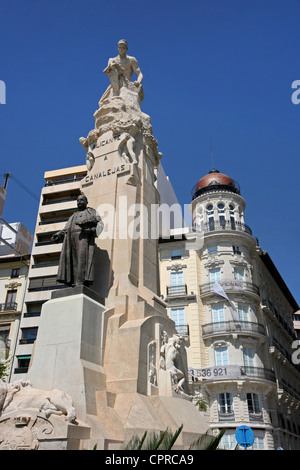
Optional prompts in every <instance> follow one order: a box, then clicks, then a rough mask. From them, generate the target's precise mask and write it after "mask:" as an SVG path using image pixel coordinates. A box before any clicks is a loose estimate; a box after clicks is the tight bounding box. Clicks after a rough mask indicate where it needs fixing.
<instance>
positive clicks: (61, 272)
mask: <svg viewBox="0 0 300 470" xmlns="http://www.w3.org/2000/svg"><path fill="white" fill-rule="evenodd" d="M87 204H88V200H87V198H86V196H84V195H83V194H81V195H80V196H78V198H77V207H78V211H77V212H75V213H74V214H73V215H72V216H71V217H70V218H69V220H68V222H67V224H66V226H65V228H64V229H63V230H61V231H60V232H57V233H55V234H54V235H53V236H52V240H54V241H55V242H56V243H61V242H62V241H63V246H62V251H61V255H60V261H59V268H58V273H57V282H60V283H62V284H66V285H67V286H69V287H73V286H79V285H85V286H91V285H92V284H93V280H94V251H95V237H96V235H97V232H98V234H99V233H100V232H101V231H102V230H103V222H102V220H101V217H100V216H99V214H98V213H97V211H96V210H95V209H92V208H90V207H87Z"/></svg>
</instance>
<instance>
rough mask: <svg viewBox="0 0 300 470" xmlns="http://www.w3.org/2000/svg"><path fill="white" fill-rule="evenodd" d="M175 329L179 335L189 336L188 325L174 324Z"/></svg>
mask: <svg viewBox="0 0 300 470" xmlns="http://www.w3.org/2000/svg"><path fill="white" fill-rule="evenodd" d="M175 328H176V331H177V333H178V334H179V335H181V336H189V334H190V330H189V325H175Z"/></svg>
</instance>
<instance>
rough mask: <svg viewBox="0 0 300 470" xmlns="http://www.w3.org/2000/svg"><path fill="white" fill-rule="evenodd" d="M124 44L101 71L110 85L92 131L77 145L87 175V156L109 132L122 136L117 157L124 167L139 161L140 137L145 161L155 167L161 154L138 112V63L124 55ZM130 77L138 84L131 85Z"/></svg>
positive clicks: (89, 161) (144, 117) (147, 121)
mask: <svg viewBox="0 0 300 470" xmlns="http://www.w3.org/2000/svg"><path fill="white" fill-rule="evenodd" d="M127 49H128V47H127V42H126V41H125V40H121V41H119V44H118V50H119V55H118V56H116V57H113V58H110V59H109V61H108V66H107V67H106V68H105V69H104V73H106V74H107V75H108V77H109V79H110V85H109V86H108V88H107V90H106V91H105V92H104V94H103V95H102V97H101V99H100V101H99V108H98V109H97V110H96V111H95V113H94V119H95V129H93V130H92V131H90V132H89V134H88V136H87V137H86V138H85V137H80V139H79V142H80V143H81V145H82V146H83V147H84V149H85V150H86V151H87V152H88V154H87V168H88V171H90V170H91V169H92V167H93V165H94V161H93V156H92V155H90V152H93V150H94V149H95V148H96V147H98V146H100V141H101V136H102V135H103V134H105V133H106V132H109V131H112V132H113V136H114V137H116V136H118V135H120V136H121V140H120V144H119V149H118V152H119V155H120V158H121V159H122V160H125V162H126V163H127V162H128V163H135V162H137V160H138V155H137V150H136V147H137V146H136V142H137V140H138V139H139V141H140V142H141V139H140V136H142V137H143V143H144V145H145V148H146V149H147V151H146V153H147V155H148V157H149V158H150V159H151V160H152V161H153V162H154V163H155V165H158V163H159V160H160V158H161V157H162V154H161V153H160V152H158V143H157V140H156V139H155V138H154V137H153V135H152V126H151V119H150V117H149V116H148V115H147V114H145V113H143V112H142V111H141V102H142V100H143V97H144V94H143V87H142V85H141V83H142V80H143V74H142V72H141V70H140V68H139V65H138V62H137V59H136V58H135V57H132V56H129V55H127ZM133 73H135V74H136V75H137V80H136V81H134V82H132V81H131V78H132V76H133Z"/></svg>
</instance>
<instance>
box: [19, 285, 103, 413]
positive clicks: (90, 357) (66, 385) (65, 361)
mask: <svg viewBox="0 0 300 470" xmlns="http://www.w3.org/2000/svg"><path fill="white" fill-rule="evenodd" d="M101 302H103V301H102V299H101V297H100V296H98V295H97V294H96V293H95V292H94V291H92V290H91V289H88V288H86V287H84V286H79V287H75V288H69V289H62V290H59V291H56V292H55V293H54V295H53V296H52V298H51V300H49V301H48V302H46V303H45V304H44V305H43V308H42V312H41V319H42V321H41V325H40V327H39V333H38V337H37V340H36V344H35V348H34V354H33V362H32V364H31V367H30V368H29V371H28V374H27V378H28V380H30V382H31V383H32V386H33V387H35V388H41V389H43V390H52V389H55V388H58V389H61V390H64V391H65V392H66V393H68V394H69V395H70V396H71V397H72V399H73V402H74V407H75V409H76V416H77V418H78V419H79V420H82V421H85V418H86V415H87V414H96V403H95V392H96V390H103V389H104V387H105V378H104V370H103V342H104V316H105V313H104V311H105V307H104V306H103V305H102V303H101Z"/></svg>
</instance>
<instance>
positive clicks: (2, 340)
mask: <svg viewBox="0 0 300 470" xmlns="http://www.w3.org/2000/svg"><path fill="white" fill-rule="evenodd" d="M9 332H10V325H8V324H7V325H1V326H0V362H1V361H4V360H5V359H7V356H8V352H9V348H10V340H9Z"/></svg>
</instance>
